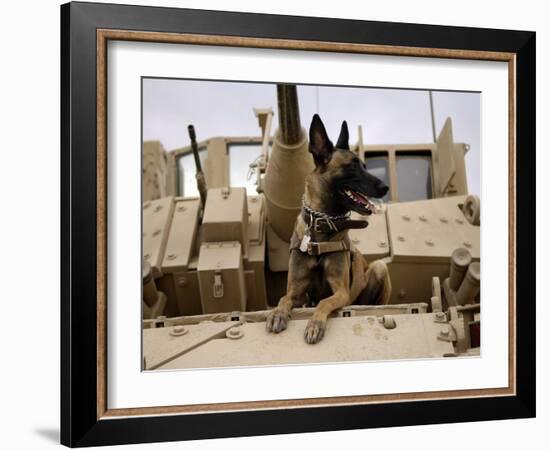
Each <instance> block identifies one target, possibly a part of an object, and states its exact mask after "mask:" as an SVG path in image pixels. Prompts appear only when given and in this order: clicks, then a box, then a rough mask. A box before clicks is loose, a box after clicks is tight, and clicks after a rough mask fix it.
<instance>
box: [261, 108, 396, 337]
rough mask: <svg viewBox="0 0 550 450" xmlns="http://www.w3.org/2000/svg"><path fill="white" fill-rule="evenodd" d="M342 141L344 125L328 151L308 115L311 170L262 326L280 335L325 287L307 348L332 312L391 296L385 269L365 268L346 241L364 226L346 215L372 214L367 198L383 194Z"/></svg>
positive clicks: (323, 133) (307, 334) (319, 126)
mask: <svg viewBox="0 0 550 450" xmlns="http://www.w3.org/2000/svg"><path fill="white" fill-rule="evenodd" d="M348 141H349V133H348V126H347V123H346V122H345V121H344V122H343V123H342V127H341V130H340V136H339V137H338V141H337V143H336V146H333V144H332V142H331V141H330V139H329V138H328V136H327V132H326V130H325V127H324V125H323V122H322V121H321V119H320V118H319V116H318V115H317V114H315V115H314V116H313V120H312V122H311V126H310V130H309V151H310V153H311V154H312V155H313V159H314V161H315V170H314V171H313V172H312V173H311V174H310V175H308V177H307V178H306V185H305V193H304V197H303V207H302V210H301V212H300V214H299V215H298V217H297V219H296V224H295V228H294V234H293V236H292V239H291V243H290V261H289V268H288V282H287V292H286V295H284V296H283V297H282V298H281V300H280V301H279V304H278V306H277V307H276V308H274V309H273V310H272V311H271V312H270V314H269V315H268V318H267V322H266V327H267V329H268V331H270V332H273V333H280V332H281V331H283V330H284V329H286V327H287V324H288V321H289V319H290V312H291V310H292V308H293V307H294V306H302V305H304V304H306V302H308V300H309V301H310V302H311V301H312V298H314V297H315V296H316V295H317V296H318V297H317V299H318V298H319V293H322V291H323V289H322V288H320V287H321V286H323V285H324V284H328V287H330V291H332V295H329V296H327V297H326V298H323V299H322V300H321V301H319V302H318V303H317V306H316V308H315V312H314V314H313V316H312V317H311V319H310V320H309V322H308V324H307V326H306V329H305V334H304V338H305V340H306V342H307V343H309V344H315V343H317V342H319V341H320V340H321V339H322V338H323V336H324V334H325V330H326V326H327V319H328V317H329V315H330V314H331V313H332V312H333V311H335V310H337V309H339V308H342V307H344V306H347V305H350V304H352V303H354V302H355V303H361V304H386V303H387V302H388V300H389V297H390V294H391V283H390V278H389V275H388V269H387V266H386V264H385V263H384V262H382V261H374V262H373V263H371V264H370V265H369V264H368V263H367V261H366V260H365V259H364V258H363V256H362V255H361V253H360V252H359V251H358V250H357V249H355V248H354V247H353V246H352V245H351V243H350V240H349V238H348V230H349V229H350V228H365V227H366V226H367V225H368V222H367V221H365V220H353V219H350V214H351V211H356V212H358V213H359V214H361V215H370V214H372V213H373V211H374V210H375V205H374V204H373V203H372V202H371V201H370V200H369V198H380V197H383V196H384V195H385V194H386V193H387V192H388V187H387V186H386V185H385V184H384V183H383V182H382V181H381V180H379V179H378V178H376V177H375V176H373V175H372V174H370V173H369V172H367V169H366V166H365V164H364V163H363V162H362V161H361V160H360V159H359V157H358V156H357V155H356V154H355V153H354V152H352V151H351V150H350V147H349V143H348ZM330 291H329V294H330ZM321 297H322V296H321Z"/></svg>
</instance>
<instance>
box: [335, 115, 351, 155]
mask: <svg viewBox="0 0 550 450" xmlns="http://www.w3.org/2000/svg"><path fill="white" fill-rule="evenodd" d="M336 147H337V148H341V149H342V150H349V131H348V124H347V122H346V121H345V120H344V121H343V122H342V127H341V128H340V136H338V142H336Z"/></svg>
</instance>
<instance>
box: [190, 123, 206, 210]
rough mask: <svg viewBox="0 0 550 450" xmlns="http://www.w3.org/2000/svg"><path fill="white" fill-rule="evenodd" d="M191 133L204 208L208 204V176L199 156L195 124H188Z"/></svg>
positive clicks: (198, 186) (198, 184)
mask: <svg viewBox="0 0 550 450" xmlns="http://www.w3.org/2000/svg"><path fill="white" fill-rule="evenodd" d="M187 131H188V133H189V139H190V140H191V149H192V150H193V158H194V160H195V178H196V180H197V188H198V191H199V195H200V197H201V203H202V206H203V208H204V206H205V205H206V191H207V187H206V178H205V177H204V172H203V171H202V164H201V159H200V157H199V146H198V145H197V135H196V134H195V127H194V126H193V125H188V126H187Z"/></svg>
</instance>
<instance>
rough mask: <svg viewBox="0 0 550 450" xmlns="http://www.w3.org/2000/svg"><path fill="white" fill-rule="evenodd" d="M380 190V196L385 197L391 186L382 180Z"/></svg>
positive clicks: (379, 185)
mask: <svg viewBox="0 0 550 450" xmlns="http://www.w3.org/2000/svg"><path fill="white" fill-rule="evenodd" d="M378 190H379V192H380V193H381V194H380V197H384V195H386V194H387V193H388V191H389V190H390V188H389V187H388V186H386V185H385V184H384V183H382V182H380V183H379V184H378Z"/></svg>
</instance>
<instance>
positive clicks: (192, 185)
mask: <svg viewBox="0 0 550 450" xmlns="http://www.w3.org/2000/svg"><path fill="white" fill-rule="evenodd" d="M207 153H208V152H207V151H206V149H205V148H200V149H199V158H200V160H201V164H202V170H203V172H204V160H205V159H206V155H207ZM177 164H178V195H179V196H180V197H198V196H199V190H198V189H197V180H196V179H195V173H196V167H195V159H194V158H193V153H187V154H185V155H183V156H180V157H179V158H178V162H177Z"/></svg>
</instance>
